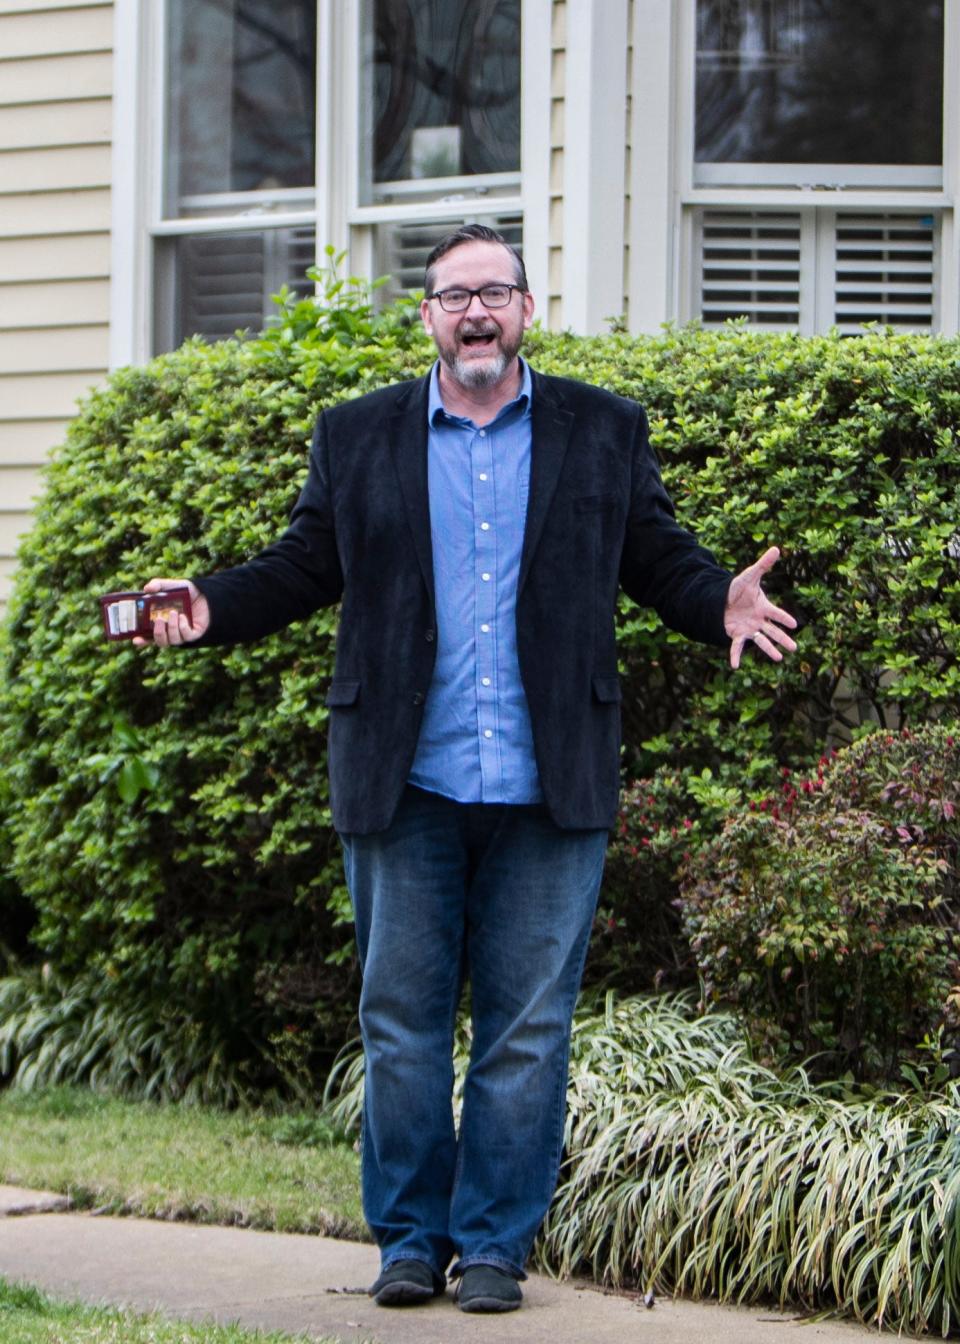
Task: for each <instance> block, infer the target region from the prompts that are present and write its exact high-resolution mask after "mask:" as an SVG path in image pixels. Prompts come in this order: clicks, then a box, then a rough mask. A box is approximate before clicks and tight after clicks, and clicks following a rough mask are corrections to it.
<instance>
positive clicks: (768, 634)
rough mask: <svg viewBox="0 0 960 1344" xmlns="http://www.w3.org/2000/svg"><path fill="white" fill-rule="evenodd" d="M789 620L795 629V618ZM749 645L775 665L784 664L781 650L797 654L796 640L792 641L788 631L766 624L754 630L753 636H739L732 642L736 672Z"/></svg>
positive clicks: (731, 649) (791, 626)
mask: <svg viewBox="0 0 960 1344" xmlns="http://www.w3.org/2000/svg"><path fill="white" fill-rule="evenodd" d="M784 614H786V613H784ZM789 619H790V628H791V629H795V628H796V624H797V623H796V621H795V620H794V619H793V617H790V618H789ZM748 644H755V645H756V647H757V648H758V649H759V650H760V652H761V653H763V654H766V656H767V657H768V658H769V659H770V660H771V662H774V663H782V662H783V653H781V651H780V650H781V649H783V650H785V651H786V652H787V653H796V651H797V644H796V640H793V639H791V638H790V636H789V635H788V634H787V632H786V630H781V628H780V626H779V625H775V624H773V622H772V621H770V622H769V623H768V624H764V625H762V626H760V628H759V629H757V630H754V631H753V632H752V634H749V635H737V636H736V637H735V638H734V639H733V640H732V641H731V644H730V666H731V667H732V668H733V670H734V671H736V669H737V668H738V667H739V666H740V659H741V657H742V656H743V651H744V649H745V648H746V646H747V645H748ZM778 646H779V647H778Z"/></svg>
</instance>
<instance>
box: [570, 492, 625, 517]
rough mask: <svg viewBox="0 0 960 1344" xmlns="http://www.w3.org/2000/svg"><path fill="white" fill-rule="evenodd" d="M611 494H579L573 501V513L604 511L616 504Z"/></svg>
mask: <svg viewBox="0 0 960 1344" xmlns="http://www.w3.org/2000/svg"><path fill="white" fill-rule="evenodd" d="M616 502H617V501H616V498H615V496H613V495H580V496H579V497H578V498H575V499H574V501H573V511H574V513H606V512H607V511H608V510H609V509H612V508H613V506H614V504H616Z"/></svg>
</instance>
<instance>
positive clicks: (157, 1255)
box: [0, 1186, 867, 1344]
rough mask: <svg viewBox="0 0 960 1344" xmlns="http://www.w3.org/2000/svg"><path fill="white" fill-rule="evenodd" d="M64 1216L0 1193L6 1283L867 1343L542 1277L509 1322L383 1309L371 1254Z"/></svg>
mask: <svg viewBox="0 0 960 1344" xmlns="http://www.w3.org/2000/svg"><path fill="white" fill-rule="evenodd" d="M58 1207H59V1208H62V1207H63V1200H62V1197H60V1196H56V1195H44V1194H42V1193H39V1192H36V1191H26V1190H18V1189H16V1188H13V1187H10V1186H0V1277H2V1278H5V1279H8V1280H13V1281H23V1282H26V1283H31V1284H34V1285H35V1286H37V1287H40V1288H43V1289H45V1290H46V1291H47V1292H49V1293H52V1294H54V1295H57V1296H61V1297H70V1298H77V1299H80V1300H81V1301H85V1302H92V1303H103V1302H107V1303H113V1304H116V1305H118V1306H126V1307H133V1308H135V1309H136V1310H139V1311H153V1310H160V1311H163V1312H165V1313H166V1314H168V1315H171V1316H175V1317H178V1318H180V1319H183V1320H190V1321H203V1320H208V1321H218V1322H221V1323H227V1322H238V1323H240V1324H241V1325H245V1326H248V1327H255V1326H258V1327H260V1328H262V1329H271V1330H289V1331H291V1332H294V1333H296V1332H302V1333H304V1334H307V1335H311V1336H315V1337H318V1336H323V1335H333V1336H335V1337H336V1338H338V1339H340V1340H342V1341H344V1344H360V1341H371V1342H375V1344H461V1341H473V1340H477V1341H479V1340H484V1341H486V1342H487V1344H513V1341H517V1342H519V1341H523V1342H524V1344H630V1342H631V1341H637V1342H638V1344H702V1342H703V1341H709V1342H710V1344H789V1341H790V1340H796V1341H803V1342H804V1344H805V1342H806V1341H809V1344H856V1341H858V1340H860V1341H862V1340H864V1338H865V1336H866V1334H867V1331H865V1330H863V1329H861V1328H860V1327H859V1326H856V1325H851V1324H847V1323H833V1322H830V1323H821V1324H804V1323H803V1322H802V1321H800V1320H799V1319H797V1318H795V1317H791V1316H789V1315H780V1314H778V1313H777V1312H775V1311H770V1310H765V1309H759V1308H758V1309H754V1310H741V1309H738V1308H732V1307H720V1306H717V1305H715V1304H711V1303H700V1302H686V1301H678V1302H672V1301H669V1300H664V1301H658V1302H657V1304H656V1305H655V1306H654V1307H653V1308H652V1309H651V1310H648V1309H646V1308H645V1307H644V1306H643V1304H642V1303H638V1302H637V1301H636V1300H635V1299H634V1298H632V1297H629V1296H617V1295H613V1294H609V1295H608V1294H604V1293H602V1292H599V1291H597V1290H596V1289H595V1288H593V1287H592V1286H590V1285H588V1284H585V1283H555V1282H553V1281H552V1280H551V1279H548V1278H544V1277H542V1276H540V1275H534V1276H531V1278H530V1279H529V1280H528V1282H527V1283H525V1284H524V1305H523V1307H522V1308H521V1309H520V1310H519V1311H515V1312H511V1313H509V1314H505V1315H500V1316H473V1315H467V1314H465V1313H464V1312H461V1311H458V1310H457V1309H456V1307H455V1306H454V1305H453V1302H452V1299H451V1296H450V1294H449V1293H448V1295H447V1296H446V1297H445V1298H438V1299H437V1300H436V1301H434V1302H432V1303H429V1304H428V1305H427V1306H423V1307H417V1308H406V1309H396V1308H395V1309H385V1308H383V1307H377V1306H375V1305H374V1303H373V1302H372V1301H371V1299H370V1298H369V1297H367V1295H366V1287H367V1285H368V1284H369V1283H371V1282H372V1280H373V1279H374V1278H375V1277H376V1274H377V1265H378V1261H377V1252H376V1250H375V1249H374V1248H373V1247H372V1246H366V1245H360V1244H357V1243H355V1242H348V1241H332V1240H330V1239H329V1238H324V1237H307V1236H292V1235H287V1234H282V1233H276V1232H251V1231H248V1230H245V1229H241V1228H232V1227H198V1226H195V1225H192V1224H188V1223H165V1222H149V1221H142V1220H139V1219H134V1218H106V1217H98V1216H96V1215H95V1214H89V1213H69V1212H57V1211H55V1210H56V1209H57V1208H58ZM4 1214H7V1215H8V1216H6V1217H5V1216H3V1215H4Z"/></svg>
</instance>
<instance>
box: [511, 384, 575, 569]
mask: <svg viewBox="0 0 960 1344" xmlns="http://www.w3.org/2000/svg"><path fill="white" fill-rule="evenodd" d="M531 417H532V426H531V428H532V443H531V449H530V494H529V497H528V500H527V521H526V526H525V528H524V533H523V550H522V552H521V555H520V575H519V578H518V579H517V592H518V593H519V592H520V591H521V589H522V588H523V585H524V583H525V582H526V578H527V574H528V573H529V570H530V563H531V561H532V560H533V555H534V552H535V550H536V548H537V543H538V542H539V540H540V534H541V532H542V531H543V525H544V523H545V522H546V518H547V514H548V513H549V511H550V504H551V502H552V500H553V496H554V493H555V491H556V488H557V482H558V480H559V479H560V469H561V467H562V466H563V460H564V458H565V457H566V455H567V447H568V446H569V443H570V434H571V431H572V429H573V415H572V413H571V412H570V411H566V410H564V409H563V403H562V400H561V398H560V397H558V396H557V395H556V394H555V392H554V390H553V389H552V388H551V387H550V386H549V384H548V383H546V382H545V381H544V379H543V378H542V377H541V376H540V374H538V373H534V375H533V407H532V410H531Z"/></svg>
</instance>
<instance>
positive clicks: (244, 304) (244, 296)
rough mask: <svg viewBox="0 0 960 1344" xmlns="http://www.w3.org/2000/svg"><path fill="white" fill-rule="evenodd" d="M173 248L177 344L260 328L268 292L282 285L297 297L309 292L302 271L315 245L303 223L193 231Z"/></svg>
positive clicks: (311, 259) (310, 288)
mask: <svg viewBox="0 0 960 1344" xmlns="http://www.w3.org/2000/svg"><path fill="white" fill-rule="evenodd" d="M177 251H178V258H177V276H178V280H179V284H178V295H177V313H176V331H177V341H178V342H179V341H182V340H184V339H186V337H188V336H203V337H205V338H206V339H207V340H211V341H216V340H222V339H223V338H224V337H227V336H232V335H233V334H234V332H236V331H259V330H260V329H261V328H262V327H263V326H264V324H265V322H266V320H267V318H268V317H269V316H270V315H271V313H272V311H273V304H272V301H271V295H273V294H275V293H276V292H277V291H278V290H279V289H280V287H281V285H283V284H287V285H289V287H290V288H291V289H292V290H294V291H295V292H296V293H297V294H300V295H307V294H312V293H313V281H312V280H308V279H307V278H306V270H307V267H308V266H312V265H313V263H314V260H315V252H316V244H315V234H314V230H313V229H312V228H311V227H308V226H303V227H299V228H291V229H268V230H264V231H263V232H262V233H261V232H242V233H239V232H238V233H218V234H196V235H193V236H188V237H185V238H182V239H180V240H179V241H178V247H177Z"/></svg>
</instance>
